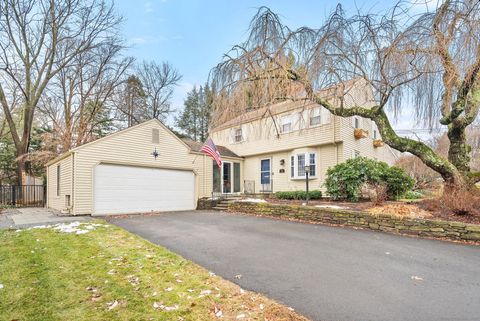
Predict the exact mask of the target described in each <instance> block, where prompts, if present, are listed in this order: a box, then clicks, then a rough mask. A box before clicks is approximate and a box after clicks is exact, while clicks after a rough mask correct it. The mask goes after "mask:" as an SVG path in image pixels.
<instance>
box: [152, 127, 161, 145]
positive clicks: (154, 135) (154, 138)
mask: <svg viewBox="0 0 480 321" xmlns="http://www.w3.org/2000/svg"><path fill="white" fill-rule="evenodd" d="M159 142H160V131H159V130H158V129H157V128H152V143H153V144H158V143H159Z"/></svg>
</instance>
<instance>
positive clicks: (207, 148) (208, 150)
mask: <svg viewBox="0 0 480 321" xmlns="http://www.w3.org/2000/svg"><path fill="white" fill-rule="evenodd" d="M200 151H202V152H204V153H205V154H208V155H210V157H212V158H213V159H214V160H215V161H216V162H217V165H218V167H220V166H222V159H221V158H220V153H219V152H218V150H217V146H215V144H214V143H213V140H212V139H211V138H208V139H207V141H206V142H205V144H203V147H202V149H200Z"/></svg>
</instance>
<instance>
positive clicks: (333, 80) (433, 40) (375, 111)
mask: <svg viewBox="0 0 480 321" xmlns="http://www.w3.org/2000/svg"><path fill="white" fill-rule="evenodd" d="M410 9H411V8H409V7H408V6H406V5H405V3H403V2H399V3H398V4H397V5H396V6H394V8H392V10H390V11H388V12H386V13H382V14H362V13H358V14H356V15H353V16H350V17H347V16H346V15H345V13H344V11H343V9H342V8H341V6H338V7H337V8H336V10H335V11H334V12H333V13H332V14H331V15H330V17H328V19H327V20H326V22H325V23H324V25H323V26H322V27H321V28H319V29H310V28H306V27H303V28H300V29H297V30H291V29H289V28H288V27H287V26H285V25H283V24H282V22H281V21H280V19H279V17H278V16H277V15H276V14H274V13H273V12H271V11H270V10H269V9H268V8H260V10H259V11H258V13H257V14H256V15H255V16H254V18H253V19H252V22H251V23H250V35H249V36H248V37H247V41H245V42H244V43H241V44H239V45H236V46H234V47H233V48H232V51H230V52H229V53H228V54H226V55H225V57H224V60H223V61H222V62H221V63H219V64H218V65H217V66H216V67H215V68H214V69H213V70H212V88H215V89H216V96H215V100H214V120H213V123H222V122H224V121H227V120H229V119H232V118H234V117H237V116H239V115H242V114H243V113H245V111H247V110H251V109H255V108H260V107H263V106H268V105H269V104H272V103H275V102H278V98H279V97H282V99H291V100H298V99H305V98H306V99H309V100H311V101H313V102H315V103H317V104H319V105H321V106H323V107H325V108H326V109H328V110H329V111H330V112H331V113H332V114H334V115H338V116H340V117H351V116H354V115H357V116H361V117H364V118H368V119H371V120H373V121H374V122H375V123H376V124H377V126H378V129H379V132H380V134H381V135H382V139H383V140H384V141H385V143H386V144H388V145H389V146H391V147H393V148H395V149H397V150H399V151H402V152H409V153H412V154H414V155H416V156H418V157H419V158H420V159H421V160H422V162H424V163H425V164H426V165H427V166H429V167H430V168H432V169H433V170H435V171H437V172H438V173H440V174H441V175H442V177H443V178H444V179H445V180H446V181H447V182H449V183H453V184H457V183H458V184H463V183H462V182H463V181H469V183H471V182H472V180H473V179H472V178H471V177H476V174H475V175H473V174H472V173H471V170H470V167H469V162H470V153H471V147H470V146H469V145H468V143H467V141H466V134H465V130H466V128H467V127H468V126H469V125H471V124H472V123H473V122H474V121H475V120H476V119H477V118H478V114H479V108H480V77H479V73H480V38H479V37H478V36H477V35H478V34H480V3H479V2H478V1H469V0H448V1H444V2H443V3H442V4H441V5H440V6H439V7H438V8H437V9H436V10H434V11H431V12H424V13H415V14H414V13H412V12H411V11H410ZM352 81H355V82H357V83H358V84H361V86H363V88H364V90H365V91H366V92H368V91H371V92H372V94H373V99H374V102H365V101H360V100H361V99H362V98H360V97H352V96H351V95H350V93H349V89H348V85H347V84H349V83H350V84H351V82H352ZM325 87H327V88H329V89H322V88H325ZM299 88H301V89H299ZM325 92H327V94H325ZM347 97H348V98H349V99H346V98H347ZM359 99H360V100H359ZM347 100H348V101H351V100H353V102H349V103H348V105H345V102H346V101H347ZM406 106H413V107H409V109H408V110H407V111H406V112H408V113H410V114H414V115H415V116H416V120H417V121H418V122H423V123H424V124H427V125H429V126H431V127H432V128H433V127H434V126H441V125H446V126H448V138H449V140H450V150H449V153H448V159H445V158H444V157H442V156H441V155H439V154H437V153H436V152H435V151H434V150H433V149H432V148H430V147H429V146H427V145H426V144H424V143H422V142H419V141H416V140H412V139H409V138H406V137H401V136H399V135H398V134H397V133H396V132H395V130H394V129H393V128H392V126H391V121H390V119H389V116H388V115H389V114H391V113H393V114H394V115H401V113H402V112H404V111H405V110H406V109H407V108H406Z"/></svg>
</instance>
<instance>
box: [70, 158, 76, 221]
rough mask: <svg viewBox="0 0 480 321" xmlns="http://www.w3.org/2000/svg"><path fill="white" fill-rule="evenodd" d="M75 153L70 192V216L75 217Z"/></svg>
mask: <svg viewBox="0 0 480 321" xmlns="http://www.w3.org/2000/svg"><path fill="white" fill-rule="evenodd" d="M74 186H75V152H73V153H72V185H71V191H70V202H71V203H70V208H71V212H70V214H73V215H75V188H74Z"/></svg>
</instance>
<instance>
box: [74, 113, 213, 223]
mask: <svg viewBox="0 0 480 321" xmlns="http://www.w3.org/2000/svg"><path fill="white" fill-rule="evenodd" d="M152 129H158V130H159V134H160V142H159V144H154V143H152ZM155 148H156V149H157V152H158V153H159V156H158V157H157V159H155V158H154V157H153V156H152V152H153V151H154V150H155ZM206 160H207V158H205V157H204V156H203V155H198V154H193V153H190V150H189V148H188V147H187V146H186V145H184V144H183V143H182V142H181V141H180V140H179V139H177V138H176V137H175V136H174V135H173V134H172V133H171V132H170V131H168V130H167V129H165V128H164V127H163V126H162V125H160V123H158V122H147V123H145V124H142V125H140V126H137V127H135V128H131V129H129V130H126V131H124V132H122V133H119V134H117V135H112V136H110V137H109V138H108V139H104V140H101V141H98V142H97V143H93V144H90V145H88V146H84V148H80V149H78V150H76V151H75V163H76V167H75V177H76V179H75V192H76V193H75V214H77V215H78V214H91V213H92V211H93V175H94V168H95V166H96V165H97V164H99V163H101V162H112V163H115V162H118V163H122V164H131V165H132V166H151V167H159V168H172V169H175V168H178V169H192V170H193V171H194V172H195V174H196V175H195V185H196V186H195V194H196V196H197V197H204V196H210V194H211V192H210V189H211V188H210V185H211V182H207V180H206V178H205V173H209V172H210V173H211V169H208V168H207V167H206V166H204V162H205V161H206ZM207 175H208V174H207ZM208 177H211V174H210V176H208ZM210 180H211V179H210ZM209 184H210V185H209ZM146 188H148V186H146Z"/></svg>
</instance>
